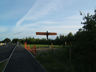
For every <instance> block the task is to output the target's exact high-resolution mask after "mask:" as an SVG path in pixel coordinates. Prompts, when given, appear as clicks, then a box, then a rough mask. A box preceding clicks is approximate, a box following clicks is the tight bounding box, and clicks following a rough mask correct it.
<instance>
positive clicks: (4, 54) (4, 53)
mask: <svg viewBox="0 0 96 72" xmlns="http://www.w3.org/2000/svg"><path fill="white" fill-rule="evenodd" d="M14 47H15V44H11V43H9V44H7V45H5V46H0V62H2V61H4V60H6V59H7V58H9V56H10V54H11V52H12V51H13V49H14Z"/></svg>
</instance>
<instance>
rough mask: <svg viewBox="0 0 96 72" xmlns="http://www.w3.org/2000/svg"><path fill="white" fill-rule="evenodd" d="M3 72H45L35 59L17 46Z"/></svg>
mask: <svg viewBox="0 0 96 72" xmlns="http://www.w3.org/2000/svg"><path fill="white" fill-rule="evenodd" d="M4 72H46V71H45V69H44V68H43V67H42V66H41V65H40V64H39V63H38V62H37V61H36V59H35V58H34V57H33V56H32V54H31V53H29V52H28V51H27V50H25V49H24V48H23V47H22V46H20V45H17V46H16V48H15V49H14V51H13V53H12V55H11V56H10V57H9V62H8V64H7V65H6V67H5V69H4Z"/></svg>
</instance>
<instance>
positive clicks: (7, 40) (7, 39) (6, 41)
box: [3, 38, 11, 43]
mask: <svg viewBox="0 0 96 72" xmlns="http://www.w3.org/2000/svg"><path fill="white" fill-rule="evenodd" d="M3 42H5V43H9V42H11V40H10V39H9V38H6V39H5V40H4V41H3Z"/></svg>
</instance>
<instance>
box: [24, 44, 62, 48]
mask: <svg viewBox="0 0 96 72" xmlns="http://www.w3.org/2000/svg"><path fill="white" fill-rule="evenodd" d="M28 45H29V46H30V48H33V46H34V45H36V48H49V47H50V46H51V45H42V44H28ZM23 46H24V45H23ZM53 47H54V48H62V47H63V46H61V45H53Z"/></svg>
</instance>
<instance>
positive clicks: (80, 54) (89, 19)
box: [73, 11, 96, 72]
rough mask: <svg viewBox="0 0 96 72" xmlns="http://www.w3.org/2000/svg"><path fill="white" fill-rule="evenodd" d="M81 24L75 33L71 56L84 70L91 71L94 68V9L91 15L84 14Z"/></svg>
mask: <svg viewBox="0 0 96 72" xmlns="http://www.w3.org/2000/svg"><path fill="white" fill-rule="evenodd" d="M82 24H83V27H82V29H79V31H78V32H77V33H76V34H75V40H76V41H75V43H74V49H73V53H74V54H73V56H74V58H76V59H77V63H80V64H79V66H80V65H81V64H82V65H83V67H86V69H85V71H84V70H83V71H84V72H88V71H90V72H93V71H92V70H95V69H96V68H95V65H96V59H95V56H96V11H95V12H94V14H93V15H90V14H89V13H88V14H87V15H86V16H84V22H82ZM75 63H76V61H75ZM87 70H88V71H87ZM95 71H96V70H95ZM95 71H94V72H95Z"/></svg>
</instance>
